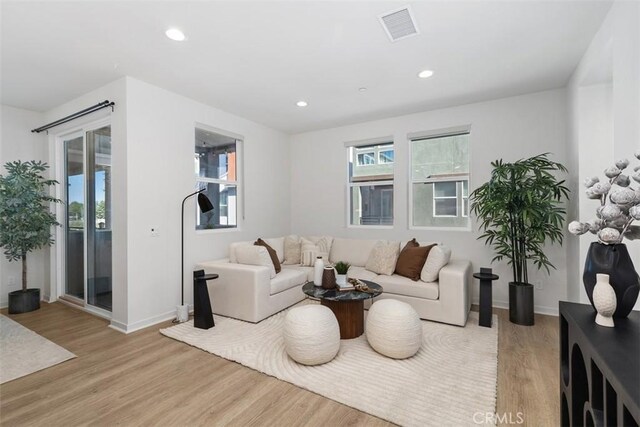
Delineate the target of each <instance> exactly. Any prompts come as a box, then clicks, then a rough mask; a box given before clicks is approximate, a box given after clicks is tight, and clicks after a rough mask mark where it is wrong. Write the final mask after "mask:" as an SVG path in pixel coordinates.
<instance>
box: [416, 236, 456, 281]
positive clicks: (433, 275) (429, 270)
mask: <svg viewBox="0 0 640 427" xmlns="http://www.w3.org/2000/svg"><path fill="white" fill-rule="evenodd" d="M450 259H451V249H449V248H448V247H446V246H442V245H436V246H434V247H433V248H432V249H431V250H430V251H429V255H428V256H427V261H426V262H425V263H424V267H422V272H421V273H420V280H422V281H423V282H437V281H438V276H439V275H440V270H441V269H442V267H444V266H445V265H447V264H448V263H449V260H450Z"/></svg>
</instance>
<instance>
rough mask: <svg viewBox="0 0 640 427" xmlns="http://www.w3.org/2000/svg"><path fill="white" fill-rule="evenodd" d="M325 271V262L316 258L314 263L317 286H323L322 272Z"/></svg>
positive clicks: (314, 279)
mask: <svg viewBox="0 0 640 427" xmlns="http://www.w3.org/2000/svg"><path fill="white" fill-rule="evenodd" d="M323 271H324V261H322V257H321V256H319V257H317V258H316V262H314V263H313V284H314V285H316V286H322V272H323Z"/></svg>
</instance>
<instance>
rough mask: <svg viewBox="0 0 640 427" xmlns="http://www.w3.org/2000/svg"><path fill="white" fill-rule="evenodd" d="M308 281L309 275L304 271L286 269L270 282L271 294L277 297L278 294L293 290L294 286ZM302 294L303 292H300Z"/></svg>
mask: <svg viewBox="0 0 640 427" xmlns="http://www.w3.org/2000/svg"><path fill="white" fill-rule="evenodd" d="M306 281H307V275H306V274H305V272H304V271H300V270H295V269H292V268H286V269H284V270H282V271H281V272H280V273H278V274H276V277H274V278H273V279H271V282H270V292H269V293H270V294H271V295H275V294H277V293H280V292H283V291H286V290H287V289H291V288H293V287H294V286H298V285H301V284H303V283H305V282H306ZM300 292H301V293H302V291H300Z"/></svg>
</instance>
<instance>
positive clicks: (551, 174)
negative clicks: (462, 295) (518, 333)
mask: <svg viewBox="0 0 640 427" xmlns="http://www.w3.org/2000/svg"><path fill="white" fill-rule="evenodd" d="M491 166H493V171H492V172H491V179H490V180H489V182H487V183H485V184H483V185H482V186H480V187H478V188H477V189H476V190H474V191H473V192H472V193H471V195H470V198H471V200H472V203H471V211H472V212H473V213H474V214H475V215H476V216H477V218H478V219H479V220H480V221H481V222H480V226H479V227H480V229H481V230H482V231H483V234H482V235H481V236H479V237H478V239H485V241H486V243H487V244H489V245H491V246H492V247H493V249H494V251H495V253H496V255H495V256H494V257H493V260H492V261H499V260H502V259H503V258H506V259H507V260H508V263H509V265H511V268H512V272H513V281H512V282H510V283H509V320H510V321H511V322H513V323H516V324H520V325H533V322H534V321H533V286H532V285H531V284H530V283H529V271H528V263H529V261H531V262H533V264H534V265H535V266H536V267H537V268H538V269H542V268H544V269H545V270H546V271H547V273H548V272H549V268H550V267H551V268H555V267H554V266H553V264H552V263H551V262H550V261H549V258H548V257H547V255H546V254H545V251H544V245H545V243H546V242H550V243H556V242H557V243H559V244H562V236H563V234H562V223H563V221H564V215H565V213H566V212H565V209H564V207H563V206H562V204H561V203H562V200H563V199H566V198H567V197H568V194H569V190H568V188H567V187H566V186H565V185H564V180H563V181H559V180H558V179H557V178H556V176H555V173H557V172H566V171H567V169H566V168H565V167H564V166H563V165H562V164H560V163H558V162H554V161H552V160H550V159H549V153H544V154H539V155H537V156H534V157H531V158H528V159H521V160H518V161H516V162H513V163H506V162H503V161H502V159H500V160H496V161H494V162H492V163H491Z"/></svg>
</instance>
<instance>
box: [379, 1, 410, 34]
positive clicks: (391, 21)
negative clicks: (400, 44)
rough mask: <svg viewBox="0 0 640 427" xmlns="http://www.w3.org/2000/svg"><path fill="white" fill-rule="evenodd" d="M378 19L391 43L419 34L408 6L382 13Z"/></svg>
mask: <svg viewBox="0 0 640 427" xmlns="http://www.w3.org/2000/svg"><path fill="white" fill-rule="evenodd" d="M378 19H380V23H381V24H382V27H383V28H384V31H385V32H386V33H387V35H388V36H389V40H391V41H392V42H395V41H398V40H402V39H405V38H407V37H411V36H415V35H417V34H418V33H419V32H420V31H419V30H418V26H417V25H416V21H415V19H414V17H413V13H412V12H411V8H410V7H409V6H405V7H401V8H400V9H395V10H392V11H390V12H387V13H383V14H382V15H380V16H378Z"/></svg>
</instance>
